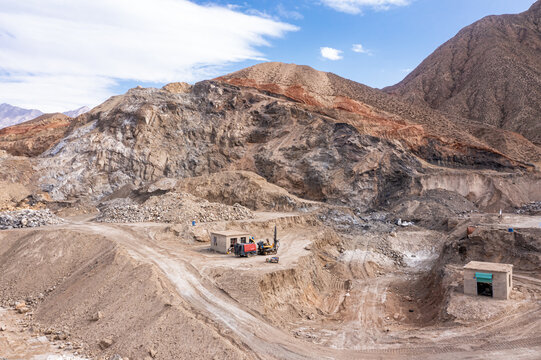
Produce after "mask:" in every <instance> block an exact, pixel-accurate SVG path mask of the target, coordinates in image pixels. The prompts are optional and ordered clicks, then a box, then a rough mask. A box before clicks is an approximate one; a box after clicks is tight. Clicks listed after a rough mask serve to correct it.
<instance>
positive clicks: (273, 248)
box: [257, 225, 280, 255]
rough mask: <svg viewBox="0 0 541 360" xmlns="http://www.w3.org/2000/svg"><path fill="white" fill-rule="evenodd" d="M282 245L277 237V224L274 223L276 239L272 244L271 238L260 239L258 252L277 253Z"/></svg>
mask: <svg viewBox="0 0 541 360" xmlns="http://www.w3.org/2000/svg"><path fill="white" fill-rule="evenodd" d="M279 247H280V241H279V240H278V238H277V232H276V225H274V240H273V242H272V244H270V243H269V240H268V239H267V240H266V241H260V242H258V243H257V253H258V254H259V255H276V253H278V248H279Z"/></svg>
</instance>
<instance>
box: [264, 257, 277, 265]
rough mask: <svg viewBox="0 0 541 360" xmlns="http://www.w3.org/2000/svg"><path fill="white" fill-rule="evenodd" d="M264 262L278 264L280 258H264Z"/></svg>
mask: <svg viewBox="0 0 541 360" xmlns="http://www.w3.org/2000/svg"><path fill="white" fill-rule="evenodd" d="M265 261H266V262H268V263H271V264H278V262H279V261H280V258H279V257H278V256H273V257H270V258H266V259H265Z"/></svg>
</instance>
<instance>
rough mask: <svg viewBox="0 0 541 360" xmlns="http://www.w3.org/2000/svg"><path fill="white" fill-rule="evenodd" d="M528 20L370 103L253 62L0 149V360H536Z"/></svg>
mask: <svg viewBox="0 0 541 360" xmlns="http://www.w3.org/2000/svg"><path fill="white" fill-rule="evenodd" d="M540 3H541V2H537V3H536V4H534V6H533V7H532V9H531V10H530V11H529V12H526V13H524V14H519V15H514V16H502V17H494V18H488V19H484V20H482V21H481V22H480V23H477V24H475V25H473V26H472V27H469V28H467V29H465V30H464V31H462V32H461V33H459V37H458V39H454V40H451V42H449V43H448V44H446V45H444V46H443V47H442V48H441V49H440V50H438V51H437V52H436V54H435V55H434V56H432V57H431V58H429V59H427V61H426V62H425V63H423V64H422V65H421V66H420V68H419V69H418V70H416V71H414V73H412V75H410V76H409V77H408V78H406V79H405V81H404V83H402V84H401V85H399V86H397V87H395V88H393V89H391V90H389V89H387V90H388V91H387V92H386V91H382V90H378V89H373V88H370V87H368V86H365V85H362V84H359V83H356V82H353V81H350V80H347V79H344V78H341V77H339V76H337V75H334V74H331V73H325V72H320V71H317V70H315V69H312V68H310V67H307V66H298V65H295V64H282V63H263V64H258V65H255V66H252V67H250V68H247V69H243V70H240V71H237V72H235V73H232V74H228V75H224V76H221V77H219V78H216V79H213V80H205V81H201V82H198V83H196V84H193V85H190V84H187V83H180V82H179V83H172V84H168V85H166V86H164V87H163V88H161V89H156V88H142V87H137V88H134V89H131V90H129V91H128V92H127V93H125V94H122V95H118V96H114V97H112V98H110V99H108V100H107V101H105V102H104V103H103V104H101V105H99V106H97V107H95V108H94V109H92V110H90V111H89V112H86V113H84V114H82V115H80V116H77V117H76V118H74V119H71V118H67V117H66V116H64V115H52V116H50V115H44V116H42V117H39V118H37V119H35V120H32V121H30V122H26V123H22V124H19V125H17V126H12V127H8V128H5V129H2V130H0V149H4V150H0V330H1V331H0V359H1V358H6V359H74V358H75V359H77V358H80V359H100V360H102V359H103V360H122V359H132V360H133V359H142V360H149V359H150V360H151V359H163V360H171V359H192V360H197V359H235V360H236V359H412V358H420V359H449V360H456V359H487V358H490V359H501V360H503V359H532V360H534V359H540V358H541V186H540V184H541V172H540V171H539V166H540V164H541V149H540V148H539V146H538V142H537V140H538V138H539V136H538V135H539V131H538V126H537V125H538V124H537V123H538V119H539V117H538V116H537V115H535V114H537V113H536V112H535V111H537V110H538V108H539V106H538V105H539V104H538V100H539V99H538V98H539V97H538V96H537V97H535V94H536V93H535V91H533V90H532V88H531V87H529V86H530V85H531V84H534V85H535V84H536V81H537V82H538V81H539V78H538V75H539V74H537V73H536V74H533V73H534V72H535V71H536V70H535V69H538V65H539V64H538V62H537V63H535V64H533V65H532V64H531V62H532V59H534V60H538V59H539V56H538V52H539V49H538V45H537V44H538V42H539V41H538V40H539V39H538V37H537V38H536V37H535V36H536V34H537V35H538V34H539V29H538V25H539V21H538V20H539V19H538V17H539V16H538V14H539V11H538V10H539V6H540ZM534 25H535V26H537V28H536V27H535V26H534ZM521 26H522V28H521ZM489 30H490V31H489ZM495 33H496V34H497V35H498V39H499V40H501V41H500V42H497V43H494V44H496V45H497V44H500V45H498V46H496V47H495V48H490V49H488V50H487V49H485V46H489V47H490V46H491V45H490V44H493V43H492V42H487V41H486V40H485V39H486V38H487V36H489V35H490V36H489V37H493V36H496V35H494V34H495ZM464 37H465V38H467V39H470V40H471V41H469V42H468V44H467V48H468V49H469V50H468V51H466V55H468V56H463V55H464V50H463V47H462V46H463V45H464V44H463V42H464V40H463V39H464ZM461 39H462V40H461ZM517 42H518V43H519V44H517ZM457 44H458V45H457ZM501 44H504V45H505V46H507V47H508V48H510V49H515V48H516V49H517V58H514V60H513V59H512V60H509V61H512V62H513V66H514V67H513V69H511V70H512V71H511V72H510V73H511V74H515V75H516V74H519V75H521V76H522V77H520V76H517V77H516V78H514V80H516V81H513V83H510V81H511V80H510V79H511V77H506V76H501V77H500V79H499V80H498V81H492V80H493V79H492V78H490V77H488V76H487V75H486V74H485V70H487V68H490V70H491V71H495V72H498V73H499V74H502V73H505V72H506V71H507V67H506V65H505V64H503V65H502V62H506V61H508V59H507V58H505V56H501V52H500V50H501V49H502V46H503V45H501ZM459 45H460V46H459ZM504 48H505V47H504ZM495 49H500V50H498V51H496V50H495ZM489 50H490V51H489ZM507 50H509V49H507ZM536 51H537V52H536ZM504 53H505V52H504ZM442 54H443V55H442ZM446 54H452V55H453V56H447V55H446ZM521 54H522V55H521ZM523 55H524V56H523ZM442 58H443V59H442ZM448 60H453V61H455V62H458V63H459V64H458V65H457V64H456V63H454V62H452V63H451V64H449V63H448ZM459 65H460V66H459ZM474 65H475V66H474ZM485 65H486V66H485ZM427 68H428V70H427ZM434 69H436V70H434ZM438 69H440V70H438ZM441 69H443V70H441ZM446 69H450V70H449V71H450V75H449V71H447V70H446ZM532 69H533V70H532ZM441 74H443V76H444V77H445V79H444V80H445V81H444V80H441V79H437V78H436V79H433V78H434V77H435V76H436V75H441ZM532 74H533V75H535V76H533V75H532ZM530 75H532V76H530ZM448 78H449V79H452V80H453V81H450V82H448V81H447V80H446V79H448ZM464 78H467V79H472V81H470V82H469V83H467V84H463V82H461V81H460V80H461V79H464ZM479 78H482V79H484V80H487V81H489V82H490V84H489V85H490V86H489V85H487V83H486V82H479V81H478V80H476V79H479ZM431 79H432V80H431ZM500 80H501V81H500ZM419 84H420V85H419ZM444 85H445V86H444ZM425 86H426V87H427V89H428V92H429V93H430V94H431V95H434V96H435V98H433V99H431V98H428V97H427V96H425V95H426V94H425V95H423V94H424V93H423V92H422V91H421V90H423V91H424V90H426V89H425ZM472 86H473V90H472V89H470V87H472ZM532 86H533V85H532ZM533 87H535V86H533ZM538 87H539V86H537V88H535V89H534V90H536V91H537V90H538ZM411 89H413V90H411ZM517 89H518V90H520V91H518V90H517ZM436 90H437V91H436ZM485 90H486V91H485ZM472 91H473V92H474V93H476V94H479V99H477V100H478V101H477V100H476V101H470V99H471V96H472V95H468V94H469V93H470V92H472ZM388 92H391V94H389V93H388ZM524 92H527V94H525V93H524ZM493 93H494V94H496V95H497V96H496V95H494V96H496V100H497V101H495V102H493V101H488V100H494V99H493V96H492V95H493ZM412 94H413V95H412ZM491 94H492V95H491ZM530 95H532V96H530ZM412 96H413V98H415V99H417V98H419V97H420V98H423V100H424V101H413V100H415V99H413V100H412ZM502 98H505V99H506V100H509V99H511V100H513V101H509V102H507V101H502ZM464 99H467V100H464ZM417 100H418V99H417ZM429 100H430V101H429ZM464 102H465V103H466V104H468V107H467V109H466V110H464V109H462V108H460V107H457V106H455V105H456V104H463V103H464ZM446 104H447V105H446ZM440 105H441V106H440ZM470 105H471V106H470ZM494 106H496V107H497V108H498V109H499V110H501V112H500V113H498V114H500V115H502V116H503V115H506V116H504V117H501V118H498V117H497V116H496V115H494V114H495V112H494ZM516 107H518V110H516ZM479 109H480V110H479ZM536 109H537V110H536ZM470 110H471V111H470ZM515 110H516V111H515ZM534 110H535V111H534ZM478 113H482V114H487V115H490V118H482V119H480V118H478V117H477V116H476V114H478ZM535 122H537V123H535ZM534 123H535V124H534ZM487 124H489V125H488V126H487ZM536 124H537V125H536ZM524 128H528V129H532V131H529V132H524V131H523V129H524ZM515 131H516V132H515ZM500 211H501V212H502V215H501V216H498V213H499V212H500ZM275 228H276V230H277V236H278V239H279V241H280V246H279V249H278V252H277V256H278V257H279V262H278V263H271V262H267V261H266V260H270V255H266V256H263V255H256V256H253V257H246V258H241V257H236V256H234V255H233V254H231V253H229V254H220V253H215V252H213V251H211V250H210V232H212V231H217V230H241V231H243V232H246V233H249V234H251V236H253V237H255V239H256V241H264V240H266V239H269V240H270V241H272V238H273V234H274V229H275ZM474 260H475V261H490V262H500V263H510V264H513V266H514V274H513V278H512V283H513V287H512V292H511V296H510V299H509V300H505V301H503V300H494V299H492V298H488V297H481V296H480V297H474V296H466V295H465V294H464V289H463V270H462V269H463V266H464V265H465V264H466V263H468V262H469V261H474Z"/></svg>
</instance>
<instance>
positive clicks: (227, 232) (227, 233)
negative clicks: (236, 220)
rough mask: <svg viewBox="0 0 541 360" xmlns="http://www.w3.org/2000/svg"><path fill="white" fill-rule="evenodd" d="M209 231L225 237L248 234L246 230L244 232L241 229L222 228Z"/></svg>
mask: <svg viewBox="0 0 541 360" xmlns="http://www.w3.org/2000/svg"><path fill="white" fill-rule="evenodd" d="M210 233H211V234H216V235H222V236H227V237H230V236H250V234H248V233H247V232H245V231H243V230H222V231H211V232H210Z"/></svg>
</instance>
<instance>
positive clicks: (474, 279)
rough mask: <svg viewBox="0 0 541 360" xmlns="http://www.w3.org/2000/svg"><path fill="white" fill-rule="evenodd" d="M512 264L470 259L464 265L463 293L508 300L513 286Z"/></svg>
mask: <svg viewBox="0 0 541 360" xmlns="http://www.w3.org/2000/svg"><path fill="white" fill-rule="evenodd" d="M512 277H513V265H511V264H499V263H491V262H481V261H470V262H469V263H468V264H466V265H465V266H464V294H466V295H482V296H490V297H493V298H494V299H503V300H508V299H509V294H510V293H511V289H512V288H513V279H512Z"/></svg>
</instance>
